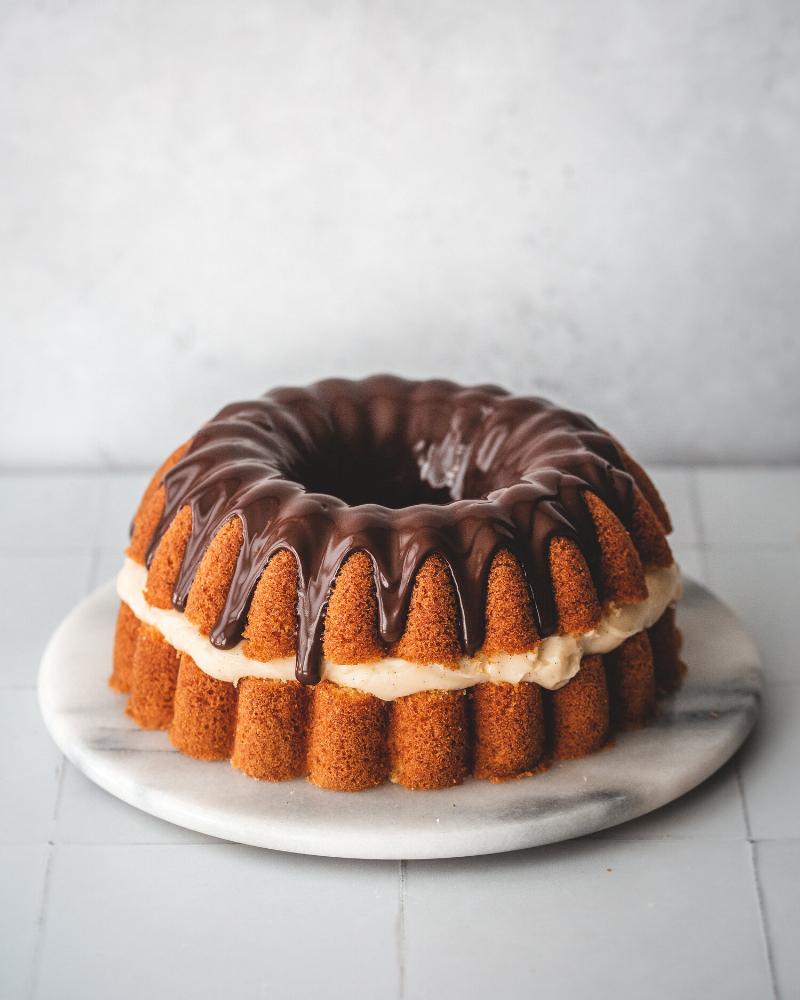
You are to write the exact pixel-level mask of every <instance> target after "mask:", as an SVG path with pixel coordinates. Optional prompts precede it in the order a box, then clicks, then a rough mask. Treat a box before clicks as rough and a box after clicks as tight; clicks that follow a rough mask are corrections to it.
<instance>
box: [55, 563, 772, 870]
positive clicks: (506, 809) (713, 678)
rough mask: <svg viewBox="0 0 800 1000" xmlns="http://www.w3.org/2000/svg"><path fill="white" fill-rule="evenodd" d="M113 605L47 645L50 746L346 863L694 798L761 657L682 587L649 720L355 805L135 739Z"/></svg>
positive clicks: (183, 805) (527, 836)
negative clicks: (668, 679) (595, 741)
mask: <svg viewBox="0 0 800 1000" xmlns="http://www.w3.org/2000/svg"><path fill="white" fill-rule="evenodd" d="M118 603H119V602H118V599H117V597H116V595H115V592H114V586H113V584H112V583H108V584H106V585H105V586H103V587H100V588H99V589H98V590H96V591H95V592H94V593H93V594H92V595H90V596H89V597H88V598H87V599H86V600H84V601H83V602H82V603H81V604H79V605H78V606H77V607H76V608H75V609H74V610H73V611H72V612H71V613H70V614H69V615H68V616H67V617H66V618H65V619H64V621H63V622H62V623H61V625H60V626H59V627H58V629H57V630H56V632H55V633H54V635H53V636H52V638H51V640H50V642H49V644H48V646H47V649H46V651H45V654H44V657H43V659H42V665H41V669H40V673H39V702H40V705H41V710H42V714H43V716H44V719H45V722H46V724H47V727H48V729H49V731H50V734H51V735H52V737H53V739H54V740H55V742H56V743H57V744H58V746H59V748H60V749H61V750H62V752H63V753H64V754H65V755H66V757H67V758H68V759H69V760H70V761H72V763H73V764H74V765H75V766H76V767H78V768H79V769H80V770H81V771H83V773H84V774H85V775H87V777H89V778H90V779H91V780H92V781H94V782H96V783H97V784H98V785H100V786H101V787H102V788H104V789H106V790H107V791H108V792H110V793H111V794H112V795H115V796H117V797H118V798H120V799H123V800H124V801H125V802H129V803H130V804H131V805H133V806H136V807H138V808H139V809H142V810H144V811H145V812H148V813H152V814H153V815H154V816H158V817H160V818H162V819H165V820H168V821H170V822H172V823H176V824H178V825H179V826H183V827H187V828H189V829H191V830H196V831H199V832H201V833H205V834H209V835H211V836H214V837H219V838H222V839H226V840H231V841H236V842H240V843H243V844H251V845H255V846H258V847H267V848H274V849H278V850H283V851H294V852H298V853H304V854H318V855H326V856H331V857H351V858H384V859H402V858H445V857H464V856H468V855H476V854H492V853H496V852H501V851H513V850H516V849H518V848H524V847H534V846H537V845H540V844H548V843H554V842H556V841H561V840H566V839H568V838H571V837H578V836H581V835H583V834H587V833H591V832H593V831H596V830H601V829H604V828H607V827H610V826H615V825H616V824H618V823H624V822H625V821H627V820H630V819H634V818H635V817H637V816H641V815H642V814H643V813H646V812H650V811H651V810H653V809H657V808H658V807H659V806H662V805H664V804H665V803H667V802H670V801H672V800H673V799H675V798H678V797H679V796H680V795H683V794H684V793H685V792H687V791H689V790H690V789H692V788H694V787H695V786H696V785H698V784H699V783H700V782H702V781H703V780H705V779H706V778H707V777H709V775H711V774H712V773H713V772H714V771H716V770H717V769H718V768H719V767H721V766H722V764H724V763H725V761H727V760H728V759H729V758H730V757H731V755H732V754H733V753H734V752H735V751H736V750H737V749H738V747H739V746H740V745H741V744H742V743H743V742H744V740H745V738H746V737H747V734H748V733H749V732H750V729H751V728H752V726H753V724H754V722H755V720H756V716H757V713H758V708H759V704H760V692H761V670H760V663H759V656H758V651H757V650H756V648H755V646H754V644H753V642H752V640H751V639H750V637H749V636H748V635H747V633H746V632H745V631H744V629H743V627H742V626H741V624H740V623H739V622H738V621H737V619H736V618H735V617H734V615H733V614H732V612H731V611H730V610H728V608H726V607H725V606H724V605H723V604H722V603H721V602H720V601H719V600H717V598H716V597H714V595H713V594H711V593H710V592H709V591H708V590H707V589H705V588H704V587H702V586H701V585H700V584H698V583H695V582H693V581H687V582H686V586H685V593H684V597H683V598H682V600H681V603H680V606H679V611H678V624H679V626H680V628H681V630H682V631H683V634H684V654H683V655H684V659H685V660H686V662H687V663H688V665H689V673H688V675H687V678H686V681H685V683H684V686H683V688H682V689H681V691H680V692H679V693H678V694H677V695H676V696H675V697H673V698H671V699H668V700H666V701H664V702H661V704H660V709H659V714H658V717H657V719H656V720H655V722H654V723H653V724H652V725H650V726H649V727H647V728H646V729H643V730H640V731H638V732H633V733H625V734H623V735H621V736H619V737H617V739H616V740H615V742H614V744H613V746H610V747H609V748H607V749H606V750H604V751H602V752H601V753H597V754H594V755H592V756H590V757H586V758H584V759H582V760H577V761H569V762H563V763H558V764H556V765H554V766H553V767H552V768H551V769H550V770H549V771H547V772H546V773H544V774H540V775H537V776H535V777H532V778H524V779H521V780H518V781H510V782H506V783H504V784H491V783H489V782H484V781H474V780H468V781H467V782H466V783H465V784H463V785H461V786H459V787H456V788H449V789H444V790H441V791H435V792H410V791H407V790H405V789H403V788H400V787H397V786H394V785H390V784H387V785H384V786H382V787H380V788H376V789H373V790H371V791H368V792H361V793H358V794H346V793H337V792H328V791H323V790H321V789H319V788H316V787H315V786H314V785H312V784H310V783H309V782H307V781H305V780H302V779H299V780H296V781H290V782H282V783H279V784H269V783H266V782H259V781H254V780H253V779H251V778H248V777H246V776H245V775H243V774H241V773H240V772H239V771H236V770H235V769H234V768H232V767H231V766H230V764H229V763H227V762H219V763H205V762H201V761H196V760H193V759H191V758H189V757H185V756H183V755H182V754H180V753H178V752H177V751H176V750H174V749H173V748H172V746H171V744H170V742H169V739H168V738H167V735H166V733H164V732H152V731H146V730H142V729H139V728H138V726H136V724H135V723H133V722H132V721H131V720H130V719H129V718H128V717H127V715H126V714H125V712H124V705H125V699H124V697H122V696H120V695H118V694H115V693H114V692H112V691H111V689H110V688H109V687H108V685H107V677H108V674H109V672H110V669H111V649H112V642H113V633H114V624H115V620H116V612H117V608H118Z"/></svg>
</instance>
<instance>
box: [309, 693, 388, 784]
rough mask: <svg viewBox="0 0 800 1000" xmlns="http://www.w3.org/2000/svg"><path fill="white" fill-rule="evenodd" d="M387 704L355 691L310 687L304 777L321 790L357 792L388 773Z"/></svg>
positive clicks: (378, 781) (383, 778)
mask: <svg viewBox="0 0 800 1000" xmlns="http://www.w3.org/2000/svg"><path fill="white" fill-rule="evenodd" d="M388 715H389V705H388V703H387V702H385V701H381V700H380V699H379V698H375V697H374V696H373V695H371V694H365V693H364V692H362V691H356V690H355V689H354V688H344V687H337V685H335V684H331V683H329V682H328V681H321V682H320V683H319V684H317V685H315V687H314V693H313V696H312V699H311V710H310V715H309V726H308V776H309V778H310V779H311V781H313V782H314V784H315V785H319V786H320V788H329V789H333V790H334V791H342V792H358V791H363V790H364V789H366V788H372V787H373V786H374V785H380V784H381V783H382V782H384V781H385V780H386V778H387V776H388V772H389V759H388V754H387V746H386V732H387V722H388Z"/></svg>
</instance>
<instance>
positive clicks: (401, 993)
mask: <svg viewBox="0 0 800 1000" xmlns="http://www.w3.org/2000/svg"><path fill="white" fill-rule="evenodd" d="M398 875H399V886H398V888H399V890H400V899H399V904H400V905H399V909H398V913H397V951H398V953H397V957H398V963H399V968H398V977H397V995H398V998H399V1000H403V998H404V997H405V993H406V881H407V877H408V862H407V861H400V862H399V868H398Z"/></svg>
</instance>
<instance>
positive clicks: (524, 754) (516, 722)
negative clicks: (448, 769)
mask: <svg viewBox="0 0 800 1000" xmlns="http://www.w3.org/2000/svg"><path fill="white" fill-rule="evenodd" d="M472 710H473V725H474V734H475V735H474V740H475V743H474V763H473V773H474V775H475V777H476V778H490V779H495V780H497V779H501V778H513V777H516V776H517V775H521V774H527V773H529V772H531V771H533V769H534V768H535V767H536V766H537V765H538V764H539V763H540V761H541V759H542V755H543V754H544V750H545V736H546V733H545V722H544V706H543V699H542V689H541V688H540V687H539V685H538V684H478V685H476V687H475V688H474V690H473V691H472Z"/></svg>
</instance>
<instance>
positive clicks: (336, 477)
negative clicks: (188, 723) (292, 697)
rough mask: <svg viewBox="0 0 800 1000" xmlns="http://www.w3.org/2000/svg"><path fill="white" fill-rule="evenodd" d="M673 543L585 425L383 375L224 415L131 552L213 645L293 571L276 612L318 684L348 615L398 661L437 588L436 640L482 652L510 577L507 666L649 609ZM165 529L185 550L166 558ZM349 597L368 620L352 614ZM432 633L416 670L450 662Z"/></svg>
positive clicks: (307, 674)
mask: <svg viewBox="0 0 800 1000" xmlns="http://www.w3.org/2000/svg"><path fill="white" fill-rule="evenodd" d="M176 525H178V528H176V527H175V526H176ZM669 528H670V525H669V519H668V516H667V513H666V510H665V508H664V506H663V504H662V503H661V501H660V498H659V497H658V494H657V492H656V491H655V489H654V487H653V486H652V484H651V483H650V481H649V479H648V478H647V476H646V475H645V474H644V473H643V471H642V470H641V469H640V467H639V466H638V465H637V464H636V463H635V462H634V461H633V460H632V459H631V458H630V457H629V456H628V455H627V454H626V453H625V452H624V450H623V449H622V448H621V447H620V446H619V444H618V443H617V442H616V441H615V440H614V439H613V438H612V437H611V436H610V435H609V434H607V433H606V432H605V431H603V430H601V429H600V428H598V427H597V425H596V424H595V423H593V422H592V421H591V420H590V419H589V418H587V417H585V416H582V415H580V414H576V413H573V412H571V411H569V410H566V409H563V408H561V407H557V406H555V405H553V404H552V403H550V402H548V401H547V400H544V399H540V398H536V397H520V396H513V395H510V394H509V393H507V392H505V391H504V390H502V389H499V388H497V387H494V386H478V387H475V388H463V387H461V386H457V385H455V384H453V383H451V382H446V381H440V380H434V381H424V382H412V381H406V380H403V379H400V378H395V377H391V376H385V375H384V376H376V377H373V378H369V379H365V380H361V381H350V380H344V379H331V380H326V381H323V382H318V383H316V384H315V385H312V386H310V387H308V388H302V389H287V388H283V389H275V390H272V391H271V392H268V393H266V394H265V395H264V396H263V397H261V398H260V399H256V400H251V401H246V402H240V403H233V404H231V405H230V406H227V407H225V408H224V409H223V410H222V411H221V412H220V413H219V414H217V416H216V417H214V418H213V419H212V420H210V421H209V422H208V423H207V424H205V425H204V426H203V427H202V428H201V429H200V430H199V432H198V433H197V434H196V435H195V437H194V438H193V439H192V440H191V441H190V442H189V443H188V444H187V445H185V446H183V448H181V449H178V451H177V452H176V453H175V454H174V455H173V456H171V458H170V459H169V460H168V461H167V463H165V466H164V467H162V469H161V470H159V472H158V473H157V474H156V477H155V479H154V481H153V483H152V484H151V487H150V489H149V490H148V492H147V493H146V494H145V497H144V499H143V501H142V505H141V506H140V510H139V512H138V514H137V517H136V519H135V521H134V525H133V530H132V538H131V545H130V548H129V555H130V556H131V557H132V558H133V559H135V560H137V561H140V562H141V561H146V562H147V564H148V566H150V577H151V580H150V581H149V583H148V590H149V591H153V594H152V596H153V597H154V599H155V602H156V603H158V600H159V597H158V594H157V589H158V580H157V579H152V578H153V577H154V575H155V576H156V577H158V573H157V572H155V567H154V565H153V564H154V561H157V555H158V553H159V552H164V553H165V554H164V556H163V557H162V561H164V562H166V563H169V566H167V567H166V568H165V572H164V574H162V575H163V576H164V579H165V580H168V583H169V591H170V592H169V594H168V595H167V600H168V602H169V603H171V605H172V606H174V607H175V608H177V609H178V610H184V609H187V611H188V610H190V608H188V607H187V601H189V602H190V603H191V600H194V602H195V605H196V608H195V614H194V615H193V617H194V618H197V619H198V620H202V621H201V624H202V625H204V626H205V627H204V631H206V632H207V633H209V634H210V639H211V643H212V644H213V645H214V646H216V647H218V648H221V649H229V648H230V647H231V646H233V645H235V644H236V643H238V642H239V640H240V639H241V638H242V636H243V634H244V635H245V638H247V631H246V629H247V624H248V616H249V615H250V611H251V606H252V605H253V604H254V602H257V601H258V600H259V595H258V594H257V591H258V590H259V588H260V586H261V585H263V584H264V580H265V578H266V577H267V574H265V572H264V571H265V569H266V568H267V566H268V565H270V564H271V566H272V567H273V568H276V572H277V569H280V568H281V567H282V569H281V574H282V583H281V581H280V580H279V581H277V582H278V583H279V584H280V586H278V587H274V586H273V588H272V590H273V593H272V597H273V599H274V600H282V601H283V603H284V604H285V603H286V597H287V595H286V593H285V592H286V591H287V590H288V591H290V594H289V601H290V607H289V613H290V614H291V615H292V616H294V617H295V621H294V623H293V624H292V626H291V627H290V628H289V629H288V630H286V629H284V631H286V632H287V635H286V636H285V640H286V641H285V642H284V643H283V647H282V648H283V652H284V653H285V652H286V649H288V648H291V649H292V650H293V651H294V653H295V655H296V676H297V678H298V680H301V681H303V682H305V683H313V682H314V681H316V680H318V679H319V676H320V674H319V671H320V661H321V657H322V652H323V636H324V638H325V642H326V644H328V645H331V644H335V641H336V633H337V630H338V625H337V622H336V621H335V620H334V619H335V618H336V615H335V614H334V612H335V610H336V608H335V605H337V602H338V607H339V610H338V614H339V615H340V616H344V617H345V618H347V616H350V618H351V619H354V623H351V624H350V625H348V626H347V627H346V629H345V630H346V631H349V633H350V640H351V642H350V647H351V648H350V649H349V654H350V655H349V656H348V660H349V661H351V662H358V661H359V660H361V661H364V660H368V659H370V658H372V659H375V658H376V657H380V656H386V655H387V654H388V653H393V654H394V655H400V654H402V653H403V649H402V648H399V647H401V646H402V643H403V641H404V637H405V636H407V635H408V632H409V612H410V609H411V604H412V598H413V599H414V600H417V601H420V600H423V601H424V593H423V594H421V595H420V585H421V582H424V580H425V579H426V574H427V577H430V579H431V581H432V587H433V589H434V590H436V589H437V587H438V592H439V593H441V592H442V588H444V590H445V591H446V592H447V593H448V594H449V595H450V598H449V599H450V601H451V603H452V604H453V605H454V608H451V609H449V610H450V611H453V610H454V612H455V614H454V615H453V614H450V613H448V614H445V616H444V617H445V618H447V619H448V622H444V621H442V626H441V627H442V628H443V629H449V631H450V632H452V633H453V634H452V635H451V636H449V637H448V641H449V642H450V645H451V646H453V644H454V643H455V644H456V645H457V652H458V650H460V652H461V653H462V654H465V655H466V656H472V655H474V654H475V653H476V652H477V651H478V650H480V649H481V648H485V646H486V644H487V643H488V642H489V639H490V637H489V635H488V634H487V631H488V630H489V629H488V627H487V620H488V619H489V618H490V617H492V616H491V615H490V610H491V608H490V605H491V604H492V601H493V599H494V598H496V597H497V596H498V595H497V585H496V584H497V579H500V580H501V581H502V582H503V588H501V590H504V592H505V593H506V594H508V592H509V590H510V591H511V596H512V597H513V600H511V601H506V602H505V605H504V609H503V611H502V613H501V617H502V615H503V614H505V615H506V616H508V615H510V616H511V617H512V618H513V619H514V621H513V622H512V623H511V625H510V626H509V629H510V631H511V632H513V633H514V634H513V637H512V638H511V639H509V640H508V641H507V642H506V643H505V644H506V645H514V646H516V647H518V648H513V649H511V648H509V649H506V650H503V651H504V652H508V653H515V652H518V651H520V649H521V648H525V647H527V648H532V647H533V646H535V645H536V644H537V643H539V642H540V641H541V640H542V639H543V638H545V637H547V636H550V635H552V634H554V633H561V632H580V631H586V630H588V629H591V628H593V627H595V626H596V625H597V622H598V620H599V608H600V605H605V606H608V605H609V604H626V603H630V604H636V603H640V602H643V601H645V599H646V598H647V596H648V592H647V586H646V584H645V571H646V570H647V569H658V568H665V567H670V566H672V556H671V553H670V550H669V546H668V545H667V542H666V539H665V533H666V532H667V531H669ZM170 531H172V532H174V533H176V534H178V535H180V537H181V544H180V545H179V546H178V547H177V548H174V547H173V548H170V546H168V545H164V544H162V543H165V542H166V541H168V535H169V533H170ZM215 547H216V548H215ZM212 548H215V563H216V564H220V562H221V563H224V564H225V565H226V570H225V573H224V574H223V575H224V576H225V577H226V579H225V580H224V581H223V582H224V587H223V589H222V592H221V593H218V594H211V593H210V592H205V591H204V587H203V586H202V585H200V584H201V583H202V580H201V576H202V569H201V567H202V565H203V564H204V560H207V559H208V554H209V552H210V551H211V550H212ZM287 553H288V556H287ZM276 556H277V557H278V558H274V557H276ZM176 563H177V565H174V564H176ZM498 574H499V577H498ZM273 575H274V574H273ZM346 575H347V580H345V576H346ZM343 581H344V582H343ZM437 581H438V582H437ZM275 582H276V581H273V583H275ZM350 584H352V587H353V588H354V589H355V590H357V591H358V592H359V593H360V594H362V595H363V594H364V593H367V595H368V597H369V600H368V601H367V604H368V607H366V608H364V607H360V606H357V605H355V604H353V602H352V601H351V602H348V601H347V593H346V591H347V589H348V586H350ZM207 589H208V588H206V590H207ZM212 589H213V588H212ZM279 592H280V594H281V595H282V596H281V597H280V598H278V594H279ZM190 595H191V598H190ZM493 595H494V597H493ZM501 596H502V595H501ZM204 602H205V603H204ZM161 603H162V604H165V603H167V601H165V600H164V595H161ZM362 603H363V602H362ZM495 603H497V601H496V600H495ZM291 605H294V607H291ZM565 609H567V610H569V609H571V611H570V613H569V614H567V613H565ZM445 610H446V611H448V609H445ZM495 612H496V609H495ZM429 617H430V616H429ZM440 617H441V616H440ZM355 619H359V621H355ZM361 619H363V621H361ZM430 620H432V621H433V622H434V627H433V632H436V626H435V622H436V621H437V620H438V619H437V617H436V616H433V619H430ZM494 622H495V624H494V630H495V632H496V631H497V613H495V614H494ZM359 629H360V632H361V633H363V635H362V636H361V639H360V640H359V641H360V642H361V645H362V646H363V647H364V648H363V649H361V648H360V647H358V643H356V647H357V648H356V650H355V655H353V648H352V645H353V643H352V638H353V635H352V633H353V632H354V630H355V632H359ZM501 631H502V628H501ZM359 634H360V633H359ZM253 638H255V637H253ZM440 638H441V637H437V636H436V635H420V636H419V637H418V641H417V642H416V644H415V646H414V648H415V656H414V657H408V658H415V659H418V660H424V659H425V655H424V654H425V649H426V645H425V644H426V642H429V643H432V644H433V645H432V647H431V648H432V649H433V648H435V650H436V655H433V653H431V655H430V656H429V657H428V659H433V660H443V659H446V658H447V657H443V656H442V655H441V649H442V642H440V641H438V639H440ZM492 640H493V644H494V645H495V646H497V645H498V637H497V635H494V636H493V637H492ZM251 642H252V640H251ZM501 644H502V642H501ZM420 651H421V652H420ZM327 655H328V651H327V650H326V656H327ZM345 662H347V661H345Z"/></svg>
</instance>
